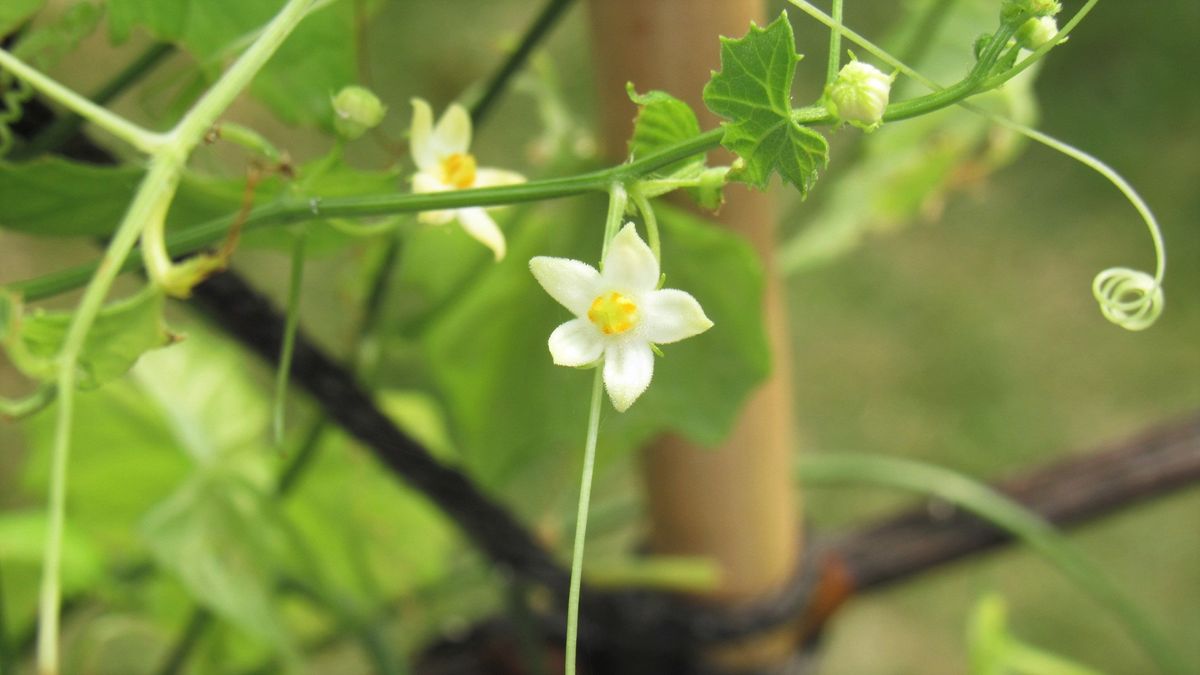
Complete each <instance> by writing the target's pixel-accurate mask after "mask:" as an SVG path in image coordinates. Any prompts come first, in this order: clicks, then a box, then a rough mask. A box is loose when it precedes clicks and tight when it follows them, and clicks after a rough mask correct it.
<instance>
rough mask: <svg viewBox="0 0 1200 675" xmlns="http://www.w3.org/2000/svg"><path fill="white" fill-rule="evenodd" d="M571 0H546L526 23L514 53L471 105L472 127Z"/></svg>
mask: <svg viewBox="0 0 1200 675" xmlns="http://www.w3.org/2000/svg"><path fill="white" fill-rule="evenodd" d="M571 2H572V0H547V2H546V5H545V7H543V8H542V11H541V12H540V13H539V14H538V15H537V18H536V19H534V20H533V23H532V24H530V25H529V28H528V29H527V30H526V31H525V35H523V36H521V42H520V43H519V44H518V45H517V48H516V49H515V50H513V53H512V54H510V55H509V57H508V58H507V59H505V61H504V63H503V64H502V65H501V66H500V68H499V69H498V70H497V71H496V73H495V75H493V76H492V79H491V80H490V81H489V82H488V85H487V89H485V90H484V92H483V94H482V95H480V97H479V100H477V101H475V103H474V104H472V105H471V122H472V123H474V124H475V126H479V124H481V123H482V122H483V120H484V118H486V117H487V115H488V113H489V112H491V110H492V105H493V104H494V103H495V102H496V99H497V98H498V97H499V96H500V94H501V92H503V91H504V88H505V87H506V86H508V83H509V81H510V80H511V79H512V76H513V75H515V74H516V73H517V71H518V70H520V69H521V67H522V66H523V65H525V61H526V60H528V59H529V55H530V54H531V53H533V50H534V49H535V48H536V47H537V45H538V43H540V42H541V41H542V40H543V39H544V38H545V37H546V34H547V33H549V32H550V29H551V28H553V27H554V24H555V23H557V22H558V19H559V18H560V17H561V16H562V15H563V12H565V11H566V9H567V8H568V7H570V6H571Z"/></svg>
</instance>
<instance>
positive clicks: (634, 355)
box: [604, 340, 654, 412]
mask: <svg viewBox="0 0 1200 675" xmlns="http://www.w3.org/2000/svg"><path fill="white" fill-rule="evenodd" d="M653 376H654V352H653V351H651V350H650V345H649V344H648V343H646V342H642V341H640V340H636V341H634V340H631V341H622V342H616V343H613V344H610V345H609V346H608V348H607V349H605V350H604V388H605V389H607V390H608V398H609V399H611V400H612V404H613V407H614V408H616V409H617V411H618V412H625V411H626V410H628V409H629V406H631V405H633V402H634V401H636V400H637V398H638V397H639V396H641V395H642V393H643V392H645V391H646V387H649V386H650V378H651V377H653Z"/></svg>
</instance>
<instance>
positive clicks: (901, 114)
mask: <svg viewBox="0 0 1200 675" xmlns="http://www.w3.org/2000/svg"><path fill="white" fill-rule="evenodd" d="M293 1H295V0H293ZM793 4H795V5H796V6H797V7H799V8H800V9H802V10H804V11H805V12H807V13H809V14H810V15H812V16H813V17H814V18H816V19H817V20H818V21H820V22H821V23H824V24H825V25H827V26H829V27H830V28H831V29H835V30H836V31H838V32H839V33H841V34H842V35H844V36H846V37H847V38H849V39H851V40H853V41H855V42H856V43H858V44H860V45H863V46H864V48H865V49H867V51H869V52H871V53H872V54H874V55H876V56H878V57H879V58H881V59H883V60H884V61H885V62H886V63H889V64H894V63H895V59H894V58H892V57H891V56H890V55H888V54H887V53H886V52H884V51H883V50H881V49H879V48H878V47H876V46H875V45H873V44H871V43H870V42H869V41H867V40H866V39H865V38H863V37H862V36H860V35H858V34H857V33H855V32H854V31H852V30H850V29H849V28H846V27H845V26H838V25H837V24H835V23H833V19H832V18H831V17H828V16H826V15H825V14H824V13H823V12H821V11H820V10H818V9H817V8H815V7H813V6H812V5H811V4H810V3H808V2H806V1H805V0H793ZM1012 30H1013V28H1012V27H1011V26H1009V25H1007V24H1006V25H1003V26H1001V27H1000V29H998V30H997V32H996V33H995V35H994V36H993V38H994V39H993V41H992V45H991V47H990V48H989V51H988V52H987V53H985V54H984V55H983V56H982V57H981V58H980V60H979V61H978V62H977V63H976V65H975V67H974V68H973V69H972V71H971V73H970V74H969V75H968V76H967V77H966V78H964V79H963V80H962V81H961V82H959V83H958V84H956V85H954V86H952V87H949V88H946V89H941V88H938V87H936V85H933V86H934V87H935V88H937V89H938V91H935V92H934V93H932V94H928V95H926V96H921V97H918V98H915V99H911V100H908V101H902V102H898V103H893V104H891V105H889V106H888V108H887V112H885V114H884V120H885V121H897V120H902V119H907V118H910V117H915V116H918V115H923V114H926V113H929V112H933V111H935V110H939V109H941V108H945V107H948V106H951V105H956V104H958V103H960V102H961V101H963V100H964V99H966V98H968V97H970V96H971V95H973V94H976V93H978V92H979V91H981V84H980V83H981V82H982V78H983V76H984V75H986V73H987V72H988V71H989V70H990V69H991V67H992V66H993V65H994V64H995V59H996V58H997V57H998V55H999V54H1000V52H1001V50H1002V49H1003V47H1004V45H1005V44H1006V43H1007V41H1008V38H1009V37H1011V35H1012ZM218 84H219V83H218ZM792 119H793V120H794V121H795V122H797V123H799V124H806V125H822V124H830V123H832V122H833V118H832V117H831V116H830V115H829V113H828V111H826V110H825V107H824V106H822V105H810V106H806V107H802V108H798V109H796V110H794V111H793V112H792ZM199 128H201V129H205V128H207V125H204V126H202V127H199ZM723 137H724V129H721V128H717V129H710V130H709V131H705V132H703V133H701V134H699V135H697V136H693V137H692V138H689V139H686V140H683V141H680V142H679V143H676V144H675V145H672V146H669V147H667V148H663V149H662V150H660V151H658V152H656V153H653V154H650V155H647V156H645V157H642V158H640V159H637V160H634V161H632V162H628V163H625V164H620V165H617V166H614V167H610V168H607V169H602V170H599V171H592V172H589V173H584V174H579V175H577V176H568V177H563V178H552V179H547V180H540V181H531V182H528V183H522V184H519V185H510V186H502V187H491V188H475V189H470V190H451V191H445V192H436V193H421V194H413V193H405V194H381V195H368V196H358V197H340V198H329V199H323V198H321V197H311V198H307V199H299V198H294V197H291V198H283V199H281V200H279V201H277V202H275V203H273V204H267V205H264V206H261V207H259V208H256V209H254V210H253V211H251V212H250V213H249V214H248V215H247V216H246V218H245V220H244V223H243V227H244V228H245V229H247V230H249V229H254V228H258V227H264V226H268V225H286V224H291V223H297V222H302V221H305V220H312V219H315V218H354V217H367V216H381V215H394V214H398V213H413V212H417V211H432V210H441V209H456V208H464V207H470V206H502V205H508V204H519V203H525V202H533V201H543V200H548V199H557V198H561V197H572V196H576V195H580V194H584V193H587V192H596V191H604V192H607V191H609V189H610V187H611V186H612V185H613V184H614V183H626V182H630V181H634V180H636V179H638V178H641V177H644V176H646V175H649V174H650V173H652V172H653V171H655V170H657V169H660V168H662V167H664V166H668V165H670V164H673V163H675V162H677V161H679V160H681V159H685V158H688V157H692V156H694V155H697V154H700V153H702V152H707V151H709V150H712V149H713V148H716V147H717V146H719V145H720V144H721V139H722V138H723ZM234 218H235V216H226V217H224V218H219V219H216V220H213V221H209V222H207V223H203V224H201V225H197V226H195V227H191V228H188V229H187V230H182V231H179V232H175V233H173V234H172V235H171V236H170V237H165V242H166V243H165V247H166V249H167V250H169V251H170V253H171V254H172V255H182V254H185V253H191V252H194V251H196V250H199V249H201V248H203V247H204V246H207V245H208V244H211V243H212V242H215V241H218V240H220V239H221V238H223V237H224V236H225V235H226V233H227V231H228V229H229V227H230V225H231V224H232V223H233V222H234ZM159 258H160V259H168V256H167V255H166V254H165V253H161V254H160V256H159ZM137 268H138V261H136V260H133V261H129V262H128V263H127V264H126V266H125V267H123V270H126V271H132V270H135V269H137ZM93 270H94V266H91V265H83V266H80V267H76V268H72V269H68V270H63V271H61V272H56V273H53V274H49V275H45V276H42V277H38V278H35V279H31V280H28V281H23V282H17V283H14V284H11V285H10V286H9V288H10V289H12V290H14V291H17V292H18V293H20V294H21V295H22V297H24V298H25V299H27V300H31V301H32V300H38V299H42V298H46V297H49V296H52V295H55V294H58V293H61V292H64V291H67V290H71V289H74V288H78V287H79V286H80V285H82V284H83V282H84V281H85V280H86V279H88V278H89V277H90V275H91V274H92V272H93Z"/></svg>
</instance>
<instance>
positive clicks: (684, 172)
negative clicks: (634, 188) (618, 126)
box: [625, 82, 725, 211]
mask: <svg viewBox="0 0 1200 675" xmlns="http://www.w3.org/2000/svg"><path fill="white" fill-rule="evenodd" d="M625 88H626V91H627V92H628V93H629V98H630V100H632V101H633V102H634V103H636V104H638V114H637V117H636V118H634V121H633V138H631V139H629V154H630V158H631V159H638V158H639V157H645V156H646V155H650V154H653V153H654V152H656V151H658V150H661V149H663V148H666V147H669V146H672V145H675V144H677V143H680V142H681V141H685V140H687V139H689V138H694V137H696V136H697V135H699V134H700V122H698V121H697V120H696V113H695V111H693V110H692V109H691V107H690V106H688V104H686V103H684V102H683V101H680V100H679V99H677V98H675V97H674V96H671V95H670V94H668V93H666V92H664V91H657V90H655V91H649V92H646V93H645V94H639V93H637V91H636V90H635V89H634V88H633V83H632V82H630V83H629V84H627V85H626V87H625ZM707 170H708V169H707V167H706V166H705V162H704V156H703V155H700V156H697V157H691V158H687V159H683V160H680V161H678V162H675V163H674V164H671V165H669V166H666V167H663V168H662V169H659V170H658V171H655V172H654V173H653V174H651V178H659V179H667V180H678V181H700V185H698V186H696V187H689V188H687V192H688V194H689V195H691V197H692V199H694V200H695V201H696V203H697V204H699V205H700V206H701V207H702V208H705V209H708V210H710V211H715V210H717V209H718V208H720V206H721V204H722V203H723V202H724V201H725V198H724V195H723V194H722V188H723V187H724V186H725V178H724V177H725V173H724V172H723V171H718V172H715V173H714V174H711V175H712V176H713V177H714V178H717V180H702V177H704V176H705V175H706V174H705V171H707ZM674 189H677V188H676V187H670V186H669V187H664V188H662V193H665V192H669V191H671V190H674ZM643 194H645V195H646V196H647V197H656V196H658V194H660V193H657V192H654V191H647V192H644V193H643Z"/></svg>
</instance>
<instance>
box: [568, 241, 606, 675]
mask: <svg viewBox="0 0 1200 675" xmlns="http://www.w3.org/2000/svg"><path fill="white" fill-rule="evenodd" d="M605 243H606V244H607V242H605ZM603 400H604V369H603V368H596V374H595V375H594V376H593V378H592V403H591V408H590V409H589V412H588V428H587V441H586V443H585V444H584V448H583V475H582V477H581V478H580V485H579V507H578V508H577V509H576V512H575V545H574V547H572V552H571V588H570V591H569V592H568V594H567V647H566V656H565V659H566V661H565V663H564V668H565V670H566V675H575V660H576V655H577V654H578V651H579V590H580V586H581V585H582V581H583V545H584V542H585V541H586V540H587V521H588V506H589V504H590V503H591V500H592V472H593V470H594V469H595V464H596V439H597V438H598V436H599V433H600V408H601V402H602V401H603Z"/></svg>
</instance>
